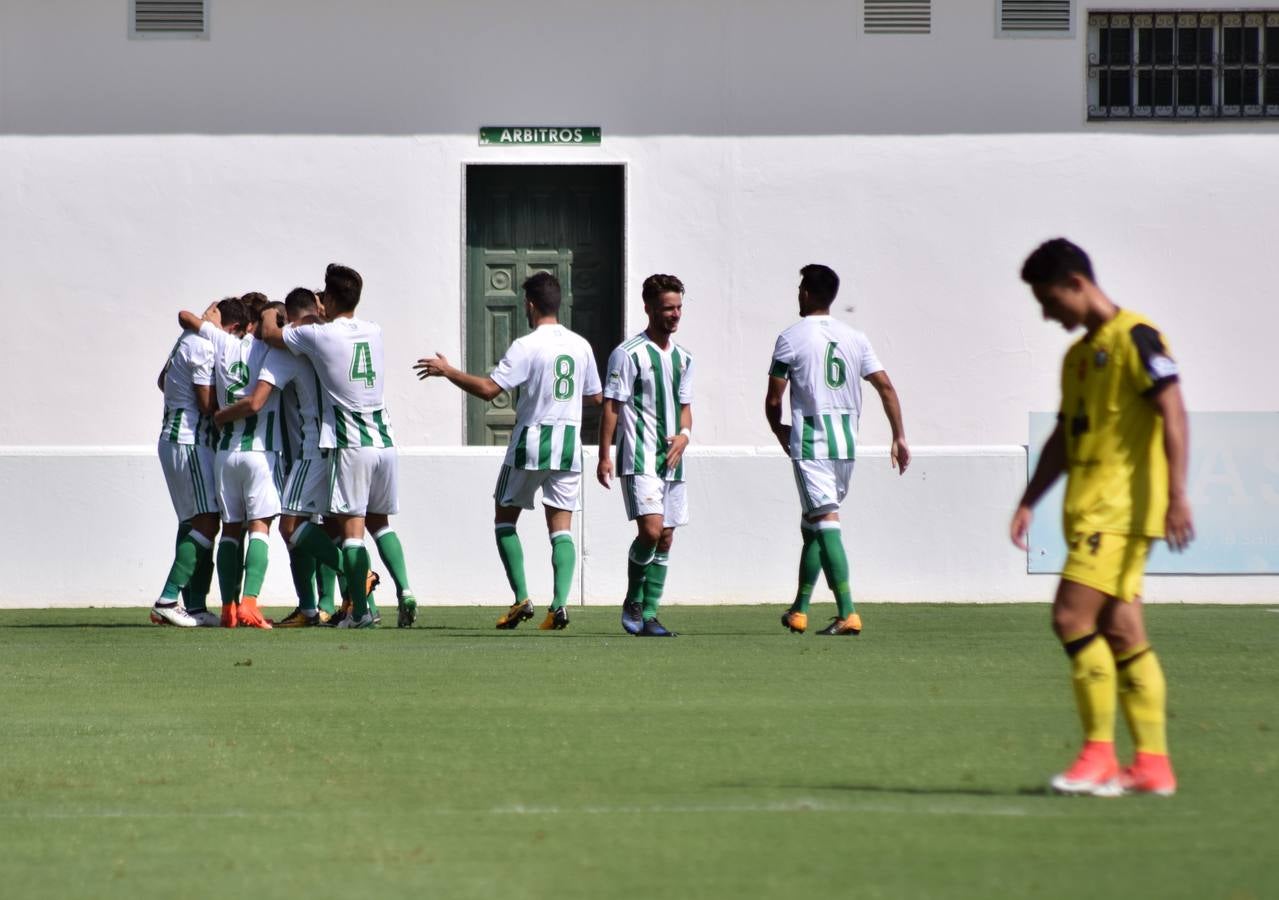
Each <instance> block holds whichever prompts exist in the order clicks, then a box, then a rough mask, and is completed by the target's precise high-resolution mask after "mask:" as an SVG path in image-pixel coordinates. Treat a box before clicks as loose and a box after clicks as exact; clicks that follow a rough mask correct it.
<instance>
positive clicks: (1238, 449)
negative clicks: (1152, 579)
mask: <svg viewBox="0 0 1279 900" xmlns="http://www.w3.org/2000/svg"><path fill="white" fill-rule="evenodd" d="M1056 421H1057V414H1056V413H1031V414H1030V444H1029V453H1028V454H1027V461H1028V464H1029V467H1028V469H1027V473H1026V477H1027V479H1029V478H1030V475H1031V473H1033V472H1034V471H1035V465H1036V464H1037V463H1038V462H1039V452H1040V450H1041V449H1042V448H1043V446H1044V442H1045V441H1046V440H1048V436H1049V435H1050V434H1052V430H1053V426H1054V425H1055V424H1056ZM1065 491H1066V481H1065V479H1064V478H1063V479H1060V480H1058V482H1057V484H1055V485H1053V488H1052V490H1050V491H1049V492H1048V493H1047V494H1045V495H1044V497H1043V499H1041V500H1040V501H1039V504H1038V505H1037V506H1036V508H1035V519H1034V521H1033V522H1032V523H1031V527H1030V553H1029V554H1028V557H1027V560H1026V570H1027V571H1028V572H1031V573H1036V572H1060V571H1061V567H1062V565H1063V564H1064V563H1065V561H1066V541H1065V539H1064V538H1063V537H1062V532H1061V503H1062V498H1063V496H1064V495H1065ZM1188 491H1189V494H1190V506H1191V509H1192V511H1193V513H1194V521H1195V540H1194V541H1193V542H1192V543H1191V545H1190V547H1189V548H1187V549H1186V551H1185V552H1184V553H1173V552H1172V551H1170V550H1169V549H1168V546H1167V545H1166V544H1164V543H1163V542H1162V541H1160V542H1158V543H1156V544H1155V546H1154V547H1153V548H1152V550H1151V553H1150V561H1149V562H1148V563H1147V565H1146V571H1147V572H1148V573H1151V574H1156V575H1273V574H1279V412H1264V413H1245V412H1228V413H1191V414H1190V478H1189V484H1188Z"/></svg>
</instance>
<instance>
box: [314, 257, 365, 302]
mask: <svg viewBox="0 0 1279 900" xmlns="http://www.w3.org/2000/svg"><path fill="white" fill-rule="evenodd" d="M362 290H364V279H363V278H361V277H360V273H359V272H357V271H355V270H354V269H352V268H351V267H350V266H342V265H338V264H337V263H329V267H328V268H327V269H325V270H324V308H325V309H327V310H329V311H330V312H339V313H345V312H350V311H351V310H353V309H355V308H356V307H357V306H359V305H360V292H361V291H362Z"/></svg>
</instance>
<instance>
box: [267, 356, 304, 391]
mask: <svg viewBox="0 0 1279 900" xmlns="http://www.w3.org/2000/svg"><path fill="white" fill-rule="evenodd" d="M297 372H298V367H297V363H295V362H294V361H293V357H291V356H289V355H287V354H286V353H284V351H282V350H280V349H278V348H276V347H272V348H271V349H270V350H269V351H268V352H267V354H266V356H264V357H263V358H262V366H261V367H260V368H259V369H258V381H265V382H266V383H267V384H273V385H275V386H276V387H277V388H280V389H281V390H283V388H284V386H285V385H286V384H288V383H289V382H290V381H292V380H293V379H294V378H295V377H297Z"/></svg>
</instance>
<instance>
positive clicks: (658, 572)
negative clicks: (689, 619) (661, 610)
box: [644, 550, 670, 621]
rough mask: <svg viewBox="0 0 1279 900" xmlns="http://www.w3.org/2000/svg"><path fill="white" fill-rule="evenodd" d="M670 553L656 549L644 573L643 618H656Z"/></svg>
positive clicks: (664, 584)
mask: <svg viewBox="0 0 1279 900" xmlns="http://www.w3.org/2000/svg"><path fill="white" fill-rule="evenodd" d="M669 559H670V554H669V553H667V552H665V551H662V550H658V551H657V552H656V553H654V554H653V561H652V562H650V563H649V564H648V568H647V570H646V571H645V573H644V619H645V621H647V620H648V619H656V618H657V607H658V606H659V605H660V604H661V602H662V590H663V589H664V588H665V587H666V565H667V561H668V560H669Z"/></svg>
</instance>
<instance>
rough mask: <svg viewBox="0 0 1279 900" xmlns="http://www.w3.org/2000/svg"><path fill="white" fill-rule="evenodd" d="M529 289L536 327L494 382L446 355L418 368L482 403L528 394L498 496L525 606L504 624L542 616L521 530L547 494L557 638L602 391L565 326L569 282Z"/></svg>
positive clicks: (516, 607) (499, 527) (590, 362)
mask: <svg viewBox="0 0 1279 900" xmlns="http://www.w3.org/2000/svg"><path fill="white" fill-rule="evenodd" d="M523 288H524V312H525V315H526V316H527V317H528V324H529V327H530V328H531V329H533V330H532V331H531V332H530V333H529V334H526V335H524V336H523V337H521V338H517V339H516V340H515V341H514V342H513V343H512V344H511V346H510V347H509V348H507V351H506V354H505V355H504V356H503V357H502V359H501V360H500V361H499V362H498V364H497V367H496V368H495V369H494V370H493V372H492V373H491V374H490V375H489V376H488V377H483V376H476V375H470V374H467V373H466V372H463V371H461V370H459V369H457V368H454V367H453V366H451V365H450V364H449V361H448V360H447V359H445V358H444V357H443V356H441V355H439V354H436V355H435V356H434V357H431V358H428V359H420V360H418V361H417V364H416V365H415V366H414V368H416V369H417V370H418V377H419V378H422V379H425V378H429V377H432V376H437V377H444V378H447V379H448V380H449V381H451V382H452V383H453V384H455V385H457V386H458V387H460V388H461V389H462V390H464V391H466V392H467V393H469V394H471V395H473V396H475V397H479V398H480V399H482V400H492V399H494V398H496V397H497V396H498V395H499V394H501V393H502V392H503V391H509V392H514V391H515V390H516V389H517V388H518V389H519V391H520V396H519V402H518V403H517V404H516V408H515V427H514V429H513V430H512V432H511V440H510V443H509V444H508V446H507V448H506V458H505V459H504V461H503V464H502V470H501V472H500V473H499V474H498V478H497V488H496V490H495V491H494V493H493V500H494V504H495V509H494V523H493V528H494V532H495V535H496V538H497V551H498V555H499V556H500V557H501V559H502V565H503V567H504V568H505V569H506V575H507V581H508V583H509V584H510V586H511V591H512V593H514V595H515V602H514V603H513V604H512V605H511V607H510V609H508V610H507V611H506V612H505V613H504V614H503V615H502V616H501V617H500V618H499V619H498V620H497V627H498V628H503V629H510V628H515V627H516V626H518V625H519V624H520V622H522V621H524V620H526V619H531V618H532V617H533V602H532V600H530V599H529V596H528V586H527V583H526V582H525V579H524V550H523V547H522V546H521V545H520V537H519V534H518V533H517V531H516V523H517V522H518V521H519V517H520V511H521V510H524V509H532V508H533V504H534V498H535V496H536V494H537V492H538V490H541V492H542V505H543V506H544V507H545V509H546V527H547V531H548V532H549V534H550V539H551V568H552V570H553V571H554V575H555V582H554V583H555V594H554V598H553V599H552V601H551V606H550V609H549V610H548V611H547V614H546V618H545V620H544V621H543V622H542V624H541V625H539V626H538V627H539V628H540V629H541V630H543V631H549V630H552V629H556V630H558V629H562V628H565V627H567V626H568V609H567V608H566V606H565V604H566V603H567V601H568V593H569V589H570V587H571V586H572V583H573V570H574V568H575V566H576V563H577V551H576V548H575V547H574V546H573V533H572V525H573V513H574V512H575V511H576V510H577V509H579V508H580V507H581V504H580V503H579V500H578V497H579V494H580V491H581V484H582V436H581V432H582V401H583V400H584V399H585V400H588V401H590V402H592V403H596V404H598V403H599V402H600V399H601V393H602V389H601V387H600V376H599V371H598V369H597V368H596V366H595V354H594V353H593V351H592V350H591V345H590V344H589V343H587V341H586V339H585V338H583V337H581V336H580V335H577V334H575V333H573V332H572V331H570V330H569V329H567V328H565V327H564V326H563V325H561V324H560V323H559V310H560V302H561V290H560V283H559V281H558V280H557V279H556V278H555V276H554V275H551V274H550V273H549V272H538V273H536V274H534V275H532V276H531V277H529V278H528V279H527V280H526V281H525V282H524V285H523Z"/></svg>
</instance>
